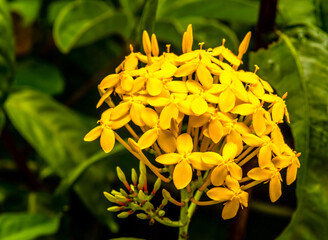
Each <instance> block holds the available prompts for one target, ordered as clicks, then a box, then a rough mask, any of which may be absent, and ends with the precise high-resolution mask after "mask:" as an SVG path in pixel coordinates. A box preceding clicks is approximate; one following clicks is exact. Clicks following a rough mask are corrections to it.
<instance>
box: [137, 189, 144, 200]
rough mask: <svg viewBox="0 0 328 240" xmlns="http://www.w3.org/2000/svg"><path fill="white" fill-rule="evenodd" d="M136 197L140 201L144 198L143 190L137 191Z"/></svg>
mask: <svg viewBox="0 0 328 240" xmlns="http://www.w3.org/2000/svg"><path fill="white" fill-rule="evenodd" d="M138 198H139V200H140V202H142V201H145V200H146V195H145V194H144V192H143V191H141V190H140V191H139V192H138Z"/></svg>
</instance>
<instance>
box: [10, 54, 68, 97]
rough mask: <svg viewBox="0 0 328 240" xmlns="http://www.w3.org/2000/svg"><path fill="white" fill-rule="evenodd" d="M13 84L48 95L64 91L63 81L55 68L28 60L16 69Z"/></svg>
mask: <svg viewBox="0 0 328 240" xmlns="http://www.w3.org/2000/svg"><path fill="white" fill-rule="evenodd" d="M14 84H15V85H18V86H28V87H32V88H35V89H37V90H40V91H42V92H44V93H48V94H58V93H61V92H62V91H63V90H64V79H63V76H62V74H61V73H60V71H59V70H58V68H57V67H55V66H54V65H51V64H47V63H45V62H42V61H39V60H30V61H27V62H24V63H23V64H21V65H19V66H18V67H17V69H16V74H15V78H14Z"/></svg>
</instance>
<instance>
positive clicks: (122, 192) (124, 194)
mask: <svg viewBox="0 0 328 240" xmlns="http://www.w3.org/2000/svg"><path fill="white" fill-rule="evenodd" d="M120 193H121V194H122V195H123V196H124V197H128V196H129V195H128V193H127V192H126V191H124V189H123V188H120Z"/></svg>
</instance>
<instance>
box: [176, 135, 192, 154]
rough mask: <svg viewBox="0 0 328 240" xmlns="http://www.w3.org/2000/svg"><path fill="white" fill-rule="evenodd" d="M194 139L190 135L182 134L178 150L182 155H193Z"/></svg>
mask: <svg viewBox="0 0 328 240" xmlns="http://www.w3.org/2000/svg"><path fill="white" fill-rule="evenodd" d="M193 147H194V146H193V143H192V138H191V136H190V135H189V134H188V133H184V134H181V135H180V136H179V137H178V139H177V148H178V152H179V153H180V154H184V153H191V152H192V149H193Z"/></svg>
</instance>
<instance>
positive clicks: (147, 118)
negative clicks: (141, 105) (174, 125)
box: [139, 108, 158, 128]
mask: <svg viewBox="0 0 328 240" xmlns="http://www.w3.org/2000/svg"><path fill="white" fill-rule="evenodd" d="M139 114H140V113H139ZM141 117H142V121H143V122H144V123H145V124H146V125H147V126H148V127H151V128H152V127H155V126H156V124H157V122H158V114H157V112H156V111H155V110H154V109H152V108H145V109H144V110H143V111H142V113H141Z"/></svg>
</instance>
